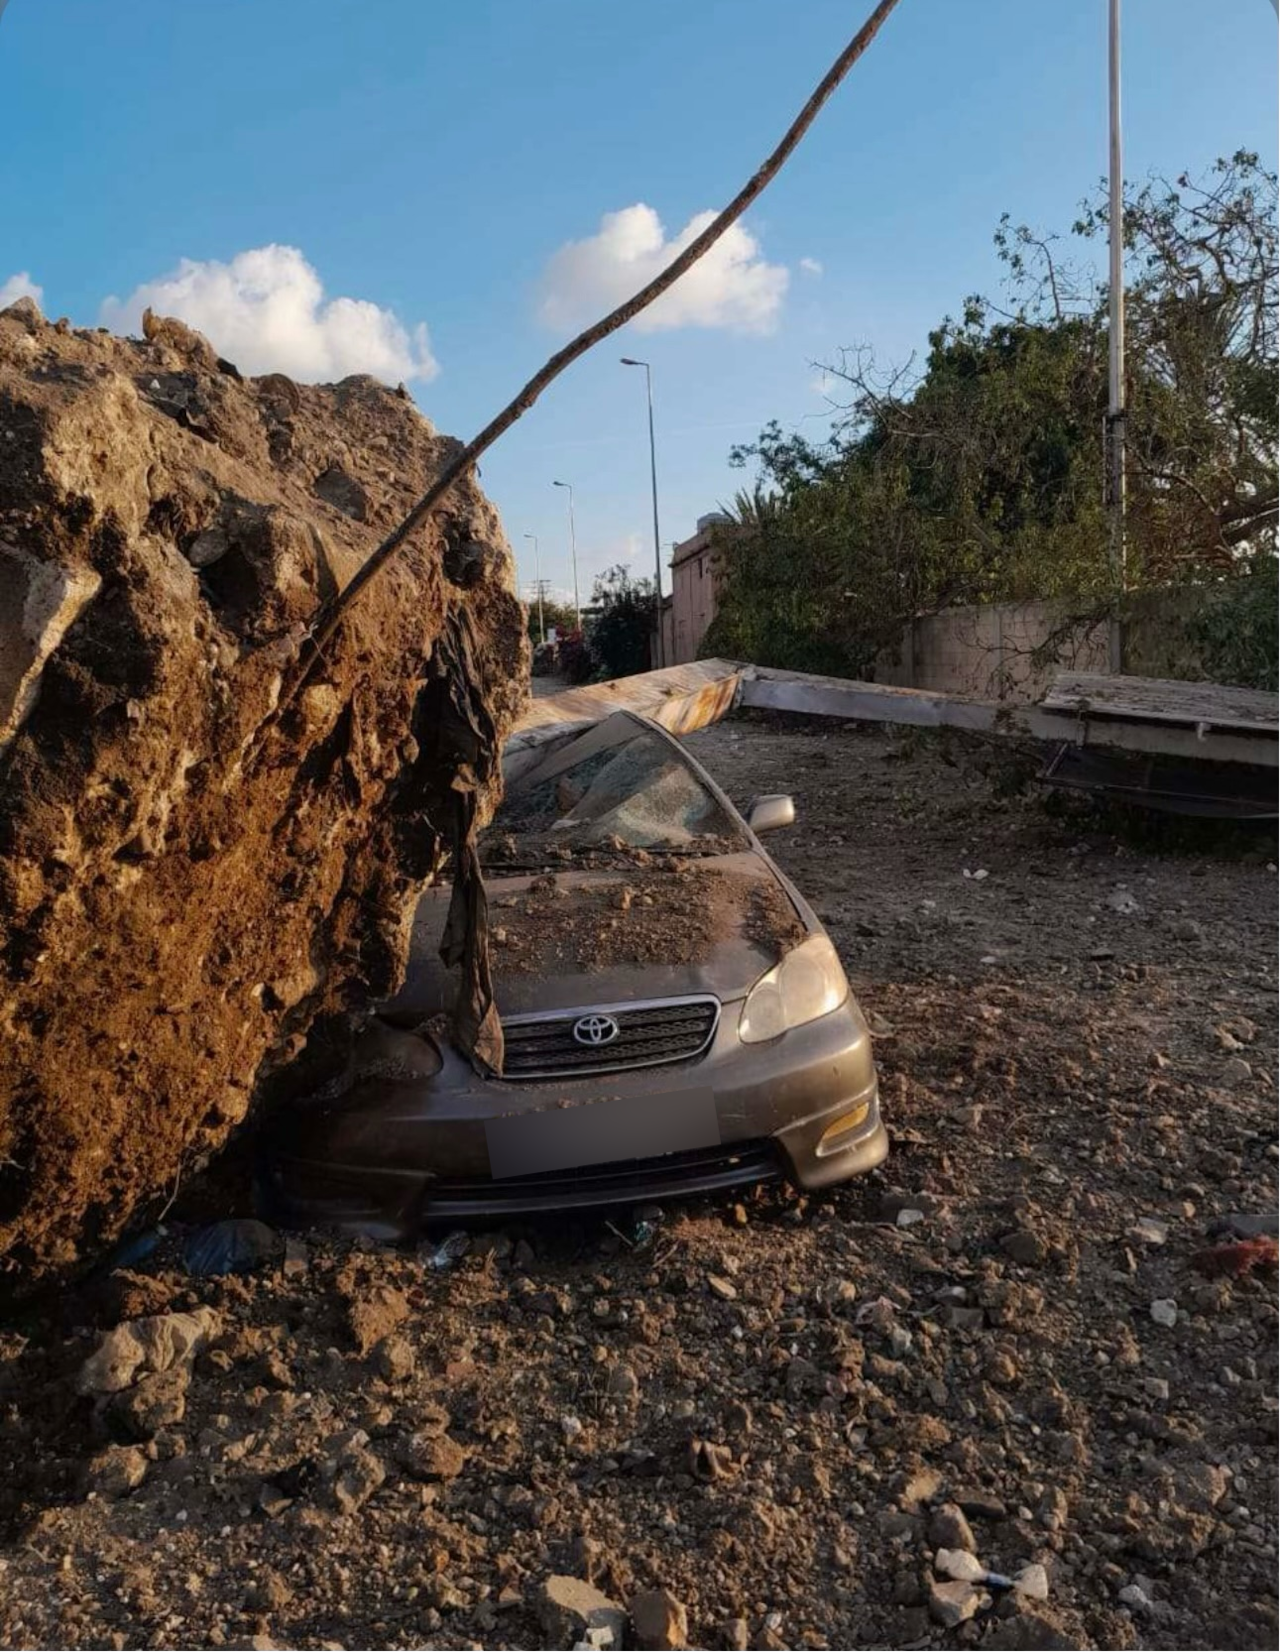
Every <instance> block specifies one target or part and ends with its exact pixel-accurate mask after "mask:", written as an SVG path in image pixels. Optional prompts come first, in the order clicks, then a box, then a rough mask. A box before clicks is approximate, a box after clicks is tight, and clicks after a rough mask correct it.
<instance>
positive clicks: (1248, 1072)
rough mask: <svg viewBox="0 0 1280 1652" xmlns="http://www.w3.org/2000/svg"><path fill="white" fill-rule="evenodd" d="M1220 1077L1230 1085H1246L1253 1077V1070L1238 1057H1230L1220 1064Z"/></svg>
mask: <svg viewBox="0 0 1280 1652" xmlns="http://www.w3.org/2000/svg"><path fill="white" fill-rule="evenodd" d="M1222 1076H1223V1078H1225V1079H1226V1080H1227V1082H1228V1083H1230V1084H1247V1083H1248V1082H1249V1080H1250V1079H1251V1078H1252V1077H1253V1068H1252V1067H1251V1066H1250V1065H1249V1063H1248V1062H1247V1061H1245V1060H1243V1059H1242V1058H1241V1057H1240V1056H1238V1055H1236V1056H1232V1057H1231V1059H1230V1061H1224V1062H1223V1063H1222Z"/></svg>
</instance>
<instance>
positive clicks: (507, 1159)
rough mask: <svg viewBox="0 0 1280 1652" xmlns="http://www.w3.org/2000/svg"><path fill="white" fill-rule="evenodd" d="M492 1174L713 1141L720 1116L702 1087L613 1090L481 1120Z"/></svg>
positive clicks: (528, 1172) (653, 1154)
mask: <svg viewBox="0 0 1280 1652" xmlns="http://www.w3.org/2000/svg"><path fill="white" fill-rule="evenodd" d="M484 1133H485V1138H486V1140H487V1142H488V1144H489V1170H490V1173H491V1174H492V1175H493V1176H495V1177H503V1176H536V1175H537V1174H538V1173H539V1172H540V1171H544V1170H576V1169H578V1168H579V1167H580V1166H582V1165H590V1164H611V1163H613V1162H614V1161H615V1160H618V1159H654V1158H657V1157H659V1156H660V1155H661V1154H663V1153H680V1152H683V1151H685V1150H686V1149H687V1148H691V1147H718V1146H719V1145H720V1121H719V1119H718V1118H717V1116H716V1098H715V1095H714V1093H713V1092H712V1091H711V1090H709V1089H698V1090H675V1091H672V1092H670V1093H669V1094H667V1095H658V1096H615V1097H614V1098H613V1099H612V1100H610V1101H596V1102H591V1103H588V1104H587V1105H586V1106H583V1107H549V1108H543V1109H542V1110H541V1111H540V1112H537V1113H521V1114H519V1115H517V1116H516V1117H515V1118H507V1119H490V1120H489V1122H488V1123H487V1124H486V1125H485V1127H484Z"/></svg>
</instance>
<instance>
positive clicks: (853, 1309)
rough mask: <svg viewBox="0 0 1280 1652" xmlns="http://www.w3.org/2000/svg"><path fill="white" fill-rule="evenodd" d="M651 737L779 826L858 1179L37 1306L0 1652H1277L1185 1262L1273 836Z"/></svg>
mask: <svg viewBox="0 0 1280 1652" xmlns="http://www.w3.org/2000/svg"><path fill="white" fill-rule="evenodd" d="M691 743H692V744H693V746H694V747H695V748H696V750H697V751H698V753H699V755H700V756H701V757H702V758H703V759H704V760H705V761H706V762H707V764H708V766H709V767H710V768H711V769H712V771H713V772H714V773H715V774H716V775H717V777H718V778H719V779H720V780H721V781H722V783H723V784H724V785H725V786H726V788H727V789H728V790H729V791H730V792H731V794H732V795H734V796H735V797H737V798H739V799H741V800H743V801H745V800H746V799H747V798H748V797H749V796H750V795H751V794H753V793H756V792H763V791H775V790H790V791H793V792H794V793H795V795H796V798H797V804H798V808H799V815H800V818H799V824H798V826H797V827H796V828H794V829H793V830H791V831H790V832H783V833H779V834H778V836H777V838H776V839H775V840H774V848H775V852H776V854H777V858H778V859H779V861H780V862H781V863H782V865H783V866H784V867H785V868H786V869H787V870H788V871H789V872H790V873H791V874H792V875H793V876H794V878H795V880H796V882H797V883H798V884H799V885H800V887H801V888H803V889H804V890H805V892H806V893H807V894H808V895H809V896H810V898H811V899H812V900H813V901H814V903H815V904H816V905H817V906H818V908H819V910H820V911H821V912H822V914H823V916H824V918H825V919H826V921H827V922H828V924H829V926H830V929H831V932H832V934H833V936H834V938H835V940H836V942H837V944H838V945H839V947H840V949H841V951H842V953H843V955H844V956H845V958H846V960H847V963H848V966H849V969H850V972H851V975H852V976H853V977H854V980H855V983H856V986H857V988H858V990H859V992H860V994H861V996H862V998H863V1002H864V1004H865V1007H866V1009H867V1011H868V1013H869V1015H870V1016H871V1018H872V1021H873V1025H874V1027H875V1029H876V1034H877V1042H878V1055H879V1060H880V1065H881V1071H882V1077H883V1086H884V1096H885V1108H886V1114H887V1117H888V1121H889V1125H890V1129H891V1131H892V1134H893V1137H894V1151H893V1154H892V1157H891V1158H890V1160H889V1161H888V1163H887V1164H886V1166H885V1167H884V1169H883V1170H882V1171H881V1172H879V1173H877V1174H875V1175H874V1176H872V1177H869V1178H867V1179H866V1180H865V1181H863V1182H861V1183H860V1184H858V1185H855V1186H851V1187H847V1188H843V1189H839V1190H836V1191H833V1192H831V1193H829V1194H824V1195H821V1196H814V1197H809V1198H802V1197H798V1196H796V1195H795V1194H794V1193H793V1192H791V1191H788V1190H778V1189H775V1190H770V1191H765V1192H762V1193H760V1194H759V1195H757V1196H754V1197H747V1198H735V1197H732V1196H730V1197H726V1198H724V1199H722V1200H701V1201H695V1202H692V1203H690V1204H687V1205H683V1206H676V1205H671V1206H668V1207H666V1208H665V1209H663V1210H661V1211H660V1212H659V1211H655V1210H646V1211H641V1212H638V1213H637V1212H619V1213H617V1214H616V1215H615V1216H614V1217H613V1218H612V1219H611V1220H608V1221H606V1220H603V1219H601V1220H591V1221H583V1222H577V1223H572V1224H566V1223H561V1224H546V1223H544V1224H540V1225H534V1226H523V1225H522V1226H519V1227H511V1228H506V1229H498V1230H495V1231H493V1232H491V1233H489V1234H486V1235H473V1237H472V1240H471V1244H470V1248H469V1249H468V1250H467V1251H466V1253H465V1254H463V1255H461V1256H460V1257H459V1256H457V1255H456V1254H455V1252H456V1251H457V1250H458V1249H460V1247H453V1248H452V1249H447V1250H446V1252H445V1253H443V1254H441V1253H440V1252H439V1251H438V1250H437V1249H436V1241H431V1242H429V1243H427V1244H426V1245H424V1247H423V1248H422V1250H421V1251H420V1252H414V1251H412V1250H410V1251H388V1250H382V1249H378V1248H376V1247H373V1246H368V1247H364V1246H360V1245H355V1246H352V1245H349V1244H334V1243H328V1242H324V1241H321V1240H319V1239H317V1238H316V1237H314V1236H309V1237H307V1238H306V1239H304V1240H298V1239H296V1238H295V1239H292V1240H291V1241H290V1242H289V1243H288V1245H287V1248H286V1246H285V1242H284V1240H283V1238H280V1237H276V1236H272V1235H270V1234H258V1235H252V1234H251V1235H250V1238H251V1239H254V1238H256V1239H258V1240H260V1241H261V1244H262V1260H261V1261H260V1263H259V1264H258V1266H257V1267H256V1268H255V1269H254V1270H253V1271H252V1272H250V1273H248V1274H246V1275H244V1276H243V1277H240V1278H234V1279H223V1280H216V1279H204V1278H194V1277H191V1276H190V1275H188V1274H187V1273H185V1272H184V1271H183V1270H182V1269H181V1268H180V1267H177V1266H172V1265H168V1264H169V1261H170V1258H171V1249H167V1248H166V1246H165V1245H162V1246H161V1247H160V1249H159V1250H157V1251H156V1252H155V1253H153V1255H152V1256H151V1257H150V1258H149V1259H147V1260H146V1261H140V1262H138V1263H137V1264H136V1265H135V1267H134V1268H133V1269H132V1270H117V1271H116V1272H115V1273H114V1274H111V1275H99V1276H98V1277H96V1278H94V1279H92V1280H89V1281H86V1282H85V1283H84V1284H83V1285H82V1286H81V1287H80V1288H79V1289H78V1290H77V1291H76V1292H74V1293H68V1294H66V1295H64V1296H63V1297H62V1298H60V1299H59V1300H58V1301H57V1302H46V1303H44V1304H43V1305H37V1306H34V1307H32V1308H31V1309H29V1310H28V1313H27V1317H26V1318H25V1320H23V1321H22V1322H21V1323H17V1324H11V1325H10V1326H9V1327H8V1328H7V1329H6V1331H5V1333H4V1335H3V1342H2V1349H0V1351H2V1354H3V1363H2V1365H0V1401H2V1403H3V1414H2V1418H0V1461H4V1462H5V1463H6V1464H9V1465H11V1467H10V1468H8V1469H7V1470H6V1473H5V1477H4V1484H3V1486H2V1487H0V1499H2V1500H3V1505H4V1513H5V1515H6V1517H7V1524H6V1527H5V1532H4V1547H3V1549H2V1550H0V1638H3V1641H4V1643H5V1644H7V1645H41V1646H90V1645H114V1646H196V1645H224V1646H251V1645H252V1646H298V1647H303V1646H335V1647H369V1646H457V1645H483V1646H501V1647H538V1646H547V1647H568V1646H571V1645H574V1644H586V1645H595V1646H607V1645H609V1644H618V1643H620V1642H625V1643H626V1644H631V1645H648V1646H663V1645H676V1644H686V1643H687V1644H692V1645H696V1646H705V1647H734V1646H737V1647H746V1646H772V1647H782V1646H792V1647H846V1646H847V1647H853V1646H865V1647H906V1646H925V1645H937V1646H984V1647H993V1648H994V1647H1264V1646H1265V1647H1270V1646H1274V1645H1275V1643H1276V1630H1277V1621H1276V1607H1275V1578H1276V1519H1275V1510H1276V1492H1275V1480H1274V1468H1275V1459H1276V1335H1275V1267H1274V1260H1272V1261H1271V1262H1270V1264H1269V1265H1268V1259H1267V1254H1266V1252H1267V1243H1266V1241H1265V1240H1263V1241H1256V1240H1255V1241H1249V1240H1245V1241H1243V1242H1241V1241H1233V1240H1231V1238H1230V1236H1227V1237H1226V1238H1225V1239H1224V1237H1223V1236H1222V1235H1221V1234H1219V1233H1218V1232H1217V1231H1216V1230H1217V1228H1218V1225H1219V1224H1220V1223H1221V1222H1222V1221H1223V1220H1224V1219H1225V1218H1228V1217H1232V1216H1239V1215H1249V1214H1258V1213H1266V1212H1274V1210H1275V1173H1276V1140H1275V1085H1274V1073H1275V1058H1276V1019H1275V968H1274V966H1275V916H1276V877H1275V852H1276V851H1275V840H1274V836H1263V837H1260V838H1252V839H1250V838H1247V837H1246V838H1242V837H1240V836H1239V835H1236V834H1223V833H1210V832H1206V831H1204V830H1201V831H1197V832H1195V833H1191V834H1188V833H1185V832H1183V833H1176V832H1175V833H1169V832H1163V833H1154V834H1150V835H1149V836H1147V837H1144V838H1143V840H1142V844H1145V846H1141V845H1140V843H1139V842H1138V841H1136V840H1135V838H1134V836H1133V835H1132V833H1131V832H1129V833H1124V834H1121V833H1118V832H1117V830H1116V829H1115V822H1114V821H1112V822H1108V821H1105V820H1102V819H1100V818H1098V817H1096V816H1091V815H1087V814H1081V813H1080V812H1079V811H1078V810H1060V809H1055V808H1054V807H1052V806H1049V807H1046V804H1045V802H1044V800H1043V799H1042V798H1041V796H1040V795H1039V794H1038V793H1037V792H1036V791H1035V790H1034V788H1032V789H1029V790H1028V789H1025V788H1024V787H1022V785H1021V782H1022V780H1023V779H1024V776H1023V774H1022V773H1021V772H1019V770H1018V769H1017V766H1016V765H1012V764H1010V763H1009V762H1008V761H1007V759H1005V758H1003V757H998V756H996V755H995V754H994V753H993V752H992V751H991V749H990V748H986V747H982V746H978V745H968V744H961V743H960V742H951V743H947V742H941V741H939V740H937V739H927V740H925V739H919V740H915V739H909V738H892V737H890V736H889V735H888V734H886V733H885V732H884V731H871V730H866V729H862V730H859V729H855V728H847V729H846V728H841V727H840V726H838V725H832V724H825V725H824V724H815V725H811V726H808V727H804V726H801V725H788V724H783V723H780V722H766V721H753V722H751V723H748V722H745V721H742V720H736V721H732V722H728V723H725V724H722V725H720V726H718V727H716V728H714V729H711V730H708V731H705V732H703V733H702V734H699V735H697V736H695V737H693V740H692V742H691ZM199 1196H202V1197H204V1198H205V1199H206V1201H207V1202H208V1203H210V1204H212V1203H214V1202H215V1201H214V1198H213V1193H212V1192H211V1191H210V1190H209V1189H205V1190H204V1191H203V1194H202V1195H199V1194H198V1197H199ZM198 1197H197V1201H196V1202H193V1203H189V1204H187V1205H185V1206H184V1204H183V1203H182V1201H181V1200H180V1201H179V1203H178V1205H176V1206H175V1207H174V1210H173V1211H172V1212H171V1213H170V1217H169V1224H170V1226H172V1225H173V1224H174V1222H175V1220H179V1221H180V1219H181V1218H183V1217H184V1216H192V1217H193V1216H194V1215H195V1214H196V1213H197V1208H198ZM172 1243H173V1241H172V1240H170V1241H169V1245H170V1246H171V1245H172ZM1273 1257H1274V1252H1272V1258H1273ZM437 1262H439V1263H440V1264H442V1265H436V1263H437ZM147 1316H153V1317H154V1316H160V1317H158V1318H155V1320H154V1323H144V1324H142V1325H141V1326H139V1325H136V1324H135V1325H132V1326H131V1328H130V1329H126V1330H119V1329H115V1328H116V1327H120V1326H124V1325H129V1324H130V1322H133V1321H137V1320H139V1319H143V1320H146V1318H147ZM169 1316H181V1317H180V1318H174V1317H169ZM104 1333H108V1334H107V1335H106V1336H105V1340H104ZM100 1345H101V1346H100ZM95 1350H98V1351H97V1352H95ZM86 1362H88V1364H86ZM966 1557H969V1558H966ZM988 1570H990V1571H994V1572H996V1573H999V1574H1003V1579H1002V1580H997V1581H985V1580H984V1577H983V1575H982V1574H984V1573H985V1572H986V1571H988ZM948 1574H950V1575H948ZM1008 1579H1012V1580H1014V1581H1016V1582H1017V1583H1018V1584H1019V1585H1020V1587H1019V1588H1009V1587H1006V1586H1005V1583H1004V1580H1008ZM628 1612H629V1614H630V1617H629V1619H628V1618H627V1617H625V1616H624V1614H626V1613H628Z"/></svg>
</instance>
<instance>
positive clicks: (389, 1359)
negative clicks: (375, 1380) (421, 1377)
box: [373, 1336, 418, 1382]
mask: <svg viewBox="0 0 1280 1652" xmlns="http://www.w3.org/2000/svg"><path fill="white" fill-rule="evenodd" d="M417 1363H418V1357H417V1355H416V1354H415V1353H414V1351H413V1344H412V1343H411V1342H409V1341H408V1340H407V1339H406V1338H405V1337H394V1336H393V1337H383V1339H382V1341H381V1342H379V1343H378V1345H377V1346H376V1347H375V1348H374V1350H373V1364H374V1369H375V1370H376V1371H377V1373H378V1375H379V1376H380V1377H382V1378H383V1379H384V1380H385V1381H386V1382H406V1381H407V1380H408V1379H409V1378H410V1377H411V1376H412V1375H413V1373H414V1369H415V1368H416V1366H417Z"/></svg>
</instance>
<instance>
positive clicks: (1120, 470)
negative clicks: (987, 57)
mask: <svg viewBox="0 0 1280 1652" xmlns="http://www.w3.org/2000/svg"><path fill="white" fill-rule="evenodd" d="M1108 5H1109V17H1108V52H1107V59H1108V75H1109V82H1110V85H1109V91H1110V124H1111V145H1110V169H1111V170H1110V208H1111V211H1110V224H1109V235H1110V253H1111V259H1110V299H1111V318H1110V346H1111V350H1110V355H1111V361H1110V384H1109V389H1108V398H1107V504H1108V506H1109V508H1110V514H1111V572H1112V577H1113V579H1114V582H1115V586H1116V589H1117V590H1118V591H1123V590H1124V587H1125V575H1126V568H1125V549H1126V547H1125V405H1124V158H1123V150H1122V146H1121V142H1120V0H1108Z"/></svg>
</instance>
